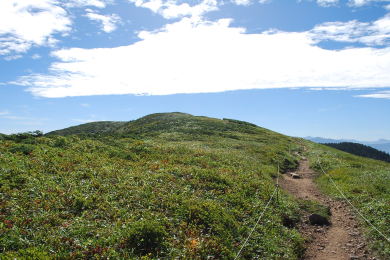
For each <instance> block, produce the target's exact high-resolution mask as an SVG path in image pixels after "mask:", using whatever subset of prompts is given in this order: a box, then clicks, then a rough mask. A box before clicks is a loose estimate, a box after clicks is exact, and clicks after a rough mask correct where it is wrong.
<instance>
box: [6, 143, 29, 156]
mask: <svg viewBox="0 0 390 260" xmlns="http://www.w3.org/2000/svg"><path fill="white" fill-rule="evenodd" d="M33 151H34V146H33V145H30V144H22V145H15V146H14V147H12V148H11V149H10V152H12V153H22V154H24V155H29V154H31V153H32V152H33Z"/></svg>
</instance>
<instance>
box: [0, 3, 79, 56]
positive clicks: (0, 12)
mask: <svg viewBox="0 0 390 260" xmlns="http://www.w3.org/2000/svg"><path fill="white" fill-rule="evenodd" d="M56 4H57V2H56V1H50V0H34V1H24V0H7V1H0V17H1V20H0V55H7V54H10V53H23V52H26V51H27V50H28V49H29V48H31V46H33V45H38V46H48V45H52V44H53V43H54V42H55V40H54V39H53V35H54V34H56V33H65V32H68V31H70V29H71V28H70V25H71V20H70V19H69V18H68V16H67V13H66V11H65V10H64V9H63V8H61V7H60V6H58V5H56Z"/></svg>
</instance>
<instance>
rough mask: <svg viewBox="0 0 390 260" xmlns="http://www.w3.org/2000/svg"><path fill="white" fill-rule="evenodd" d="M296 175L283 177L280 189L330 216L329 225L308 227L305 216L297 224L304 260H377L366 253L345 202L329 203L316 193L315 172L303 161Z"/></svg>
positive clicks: (361, 238)
mask: <svg viewBox="0 0 390 260" xmlns="http://www.w3.org/2000/svg"><path fill="white" fill-rule="evenodd" d="M296 173H297V174H298V175H299V176H300V178H299V179H294V178H292V177H291V176H290V174H284V175H283V176H282V178H281V180H280V185H281V187H282V188H283V189H285V190H286V191H288V192H289V193H291V194H292V195H294V196H295V197H296V198H298V199H305V200H313V201H317V202H319V203H321V204H322V205H326V206H328V207H329V208H330V211H331V214H332V216H331V218H330V222H331V225H330V226H313V225H310V223H309V221H308V216H304V218H303V221H302V222H301V223H300V224H299V229H300V231H301V233H302V234H303V235H304V236H305V238H307V240H308V242H307V250H306V253H305V256H304V258H303V259H310V260H312V259H319V260H332V259H334V260H336V259H337V260H345V259H348V260H349V259H361V260H363V259H376V258H375V257H372V256H370V254H369V252H368V251H367V248H366V242H365V241H364V239H363V236H362V235H361V232H360V230H359V228H358V224H357V223H358V222H357V221H356V219H355V217H354V215H353V212H352V211H351V210H350V209H349V208H348V206H347V205H346V204H345V203H344V202H342V201H336V200H332V199H330V198H329V197H328V196H326V195H324V194H322V193H321V192H320V191H319V190H318V188H317V186H316V184H315V183H314V181H313V179H314V177H315V173H314V172H313V171H312V170H311V169H310V168H309V163H308V161H307V160H306V159H304V160H302V161H301V163H300V166H299V169H298V171H297V172H296Z"/></svg>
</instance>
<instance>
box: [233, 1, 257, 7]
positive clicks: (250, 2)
mask: <svg viewBox="0 0 390 260" xmlns="http://www.w3.org/2000/svg"><path fill="white" fill-rule="evenodd" d="M232 2H233V3H235V4H236V5H244V6H247V5H250V4H252V0H232Z"/></svg>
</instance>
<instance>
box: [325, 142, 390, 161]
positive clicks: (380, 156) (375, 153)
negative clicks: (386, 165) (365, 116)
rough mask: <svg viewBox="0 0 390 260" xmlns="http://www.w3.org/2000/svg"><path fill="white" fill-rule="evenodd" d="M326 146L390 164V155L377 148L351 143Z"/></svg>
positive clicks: (328, 144)
mask: <svg viewBox="0 0 390 260" xmlns="http://www.w3.org/2000/svg"><path fill="white" fill-rule="evenodd" d="M325 145H327V146H330V147H333V148H336V149H338V150H341V151H344V152H347V153H351V154H355V155H358V156H363V157H367V158H371V159H375V160H381V161H384V162H390V155H389V154H388V153H385V152H382V151H379V150H377V149H375V148H372V147H370V146H368V145H364V144H359V143H351V142H342V143H326V144H325Z"/></svg>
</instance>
